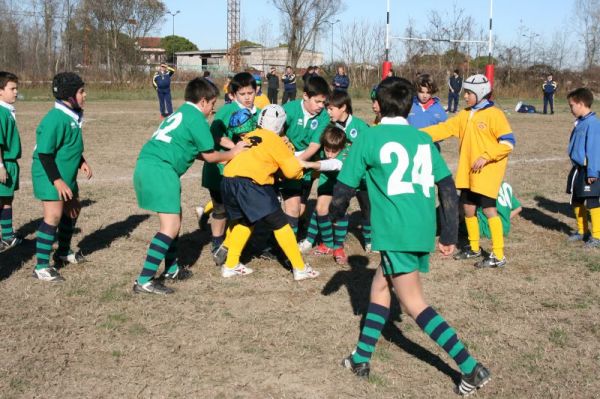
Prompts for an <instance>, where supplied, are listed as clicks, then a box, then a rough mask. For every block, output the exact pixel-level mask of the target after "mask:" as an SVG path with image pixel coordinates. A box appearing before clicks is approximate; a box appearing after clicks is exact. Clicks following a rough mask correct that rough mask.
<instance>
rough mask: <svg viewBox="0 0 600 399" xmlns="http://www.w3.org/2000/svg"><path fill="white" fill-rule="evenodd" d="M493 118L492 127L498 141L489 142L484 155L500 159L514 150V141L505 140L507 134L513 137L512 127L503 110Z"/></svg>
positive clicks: (491, 158)
mask: <svg viewBox="0 0 600 399" xmlns="http://www.w3.org/2000/svg"><path fill="white" fill-rule="evenodd" d="M491 119H492V120H491V121H490V129H491V131H492V134H493V136H494V137H496V140H497V141H496V142H495V143H489V145H488V146H487V148H486V151H485V152H484V153H483V155H482V156H483V157H484V158H485V159H487V160H489V161H499V160H501V159H503V158H505V157H506V156H508V154H510V153H511V152H512V150H513V143H512V142H511V141H509V140H503V138H505V137H506V136H507V135H510V137H513V135H512V128H511V127H510V124H509V123H508V120H507V119H506V116H505V115H504V113H503V112H502V111H499V110H498V111H497V112H496V113H495V115H494V116H493V117H492V118H491Z"/></svg>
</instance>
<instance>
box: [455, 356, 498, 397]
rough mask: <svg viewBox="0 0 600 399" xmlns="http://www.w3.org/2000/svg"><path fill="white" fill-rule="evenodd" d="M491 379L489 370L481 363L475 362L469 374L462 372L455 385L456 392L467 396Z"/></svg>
mask: <svg viewBox="0 0 600 399" xmlns="http://www.w3.org/2000/svg"><path fill="white" fill-rule="evenodd" d="M491 379H492V376H491V374H490V371H489V370H488V369H486V368H485V367H483V365H482V364H481V363H477V365H476V366H475V368H474V369H473V371H472V372H471V374H463V376H462V378H461V379H460V384H459V385H458V386H457V387H456V393H457V394H459V395H460V396H469V395H471V394H472V393H475V392H476V391H477V390H478V389H479V388H481V387H482V386H484V385H485V384H487V383H488V382H490V380H491Z"/></svg>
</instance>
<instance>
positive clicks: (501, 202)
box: [477, 182, 521, 238]
mask: <svg viewBox="0 0 600 399" xmlns="http://www.w3.org/2000/svg"><path fill="white" fill-rule="evenodd" d="M520 206H521V203H520V202H519V200H518V199H517V197H515V195H514V194H513V188H512V187H511V185H510V184H508V183H506V182H504V183H502V184H501V185H500V191H499V192H498V198H497V199H496V209H497V211H498V216H500V220H501V221H502V231H503V235H504V236H505V237H506V236H507V235H508V233H509V232H510V214H511V212H512V211H513V210H514V209H517V208H518V207H520ZM477 221H478V222H479V232H480V234H481V236H482V237H486V238H490V237H491V234H490V225H489V223H488V219H487V216H485V214H484V213H483V209H481V207H478V208H477Z"/></svg>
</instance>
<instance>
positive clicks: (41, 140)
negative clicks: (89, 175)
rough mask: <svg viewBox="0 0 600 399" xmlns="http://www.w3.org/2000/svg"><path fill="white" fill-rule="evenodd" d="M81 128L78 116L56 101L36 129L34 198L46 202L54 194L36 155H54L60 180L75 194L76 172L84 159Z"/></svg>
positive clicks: (33, 174) (80, 120) (33, 170)
mask: <svg viewBox="0 0 600 399" xmlns="http://www.w3.org/2000/svg"><path fill="white" fill-rule="evenodd" d="M81 125H82V118H81V115H79V114H77V113H76V112H75V111H73V110H72V109H71V108H69V107H67V106H66V105H64V104H62V103H60V102H58V101H57V102H56V103H55V104H54V108H53V109H52V110H50V112H48V113H47V114H46V116H45V117H44V118H43V119H42V121H41V122H40V124H39V125H38V127H37V130H36V132H35V149H34V150H33V163H32V164H31V176H32V180H33V186H34V193H37V194H36V198H39V199H44V200H49V199H52V198H53V196H54V194H56V189H54V186H53V185H52V182H50V180H49V179H48V176H47V175H46V171H45V170H44V168H43V167H42V163H41V162H40V158H39V155H38V154H51V155H54V161H55V162H56V166H57V168H58V172H59V173H60V177H61V178H62V180H63V181H64V182H65V183H66V184H67V185H68V186H69V187H70V188H71V190H75V191H77V171H78V169H79V165H80V163H81V156H82V155H83V136H82V130H81ZM36 186H37V187H36ZM46 195H49V196H46Z"/></svg>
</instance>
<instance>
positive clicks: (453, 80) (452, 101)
mask: <svg viewBox="0 0 600 399" xmlns="http://www.w3.org/2000/svg"><path fill="white" fill-rule="evenodd" d="M461 89H462V78H461V77H460V75H459V74H458V69H455V70H454V72H453V73H452V76H450V79H448V109H447V111H448V112H452V113H456V108H457V107H458V95H459V94H460V90H461Z"/></svg>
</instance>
